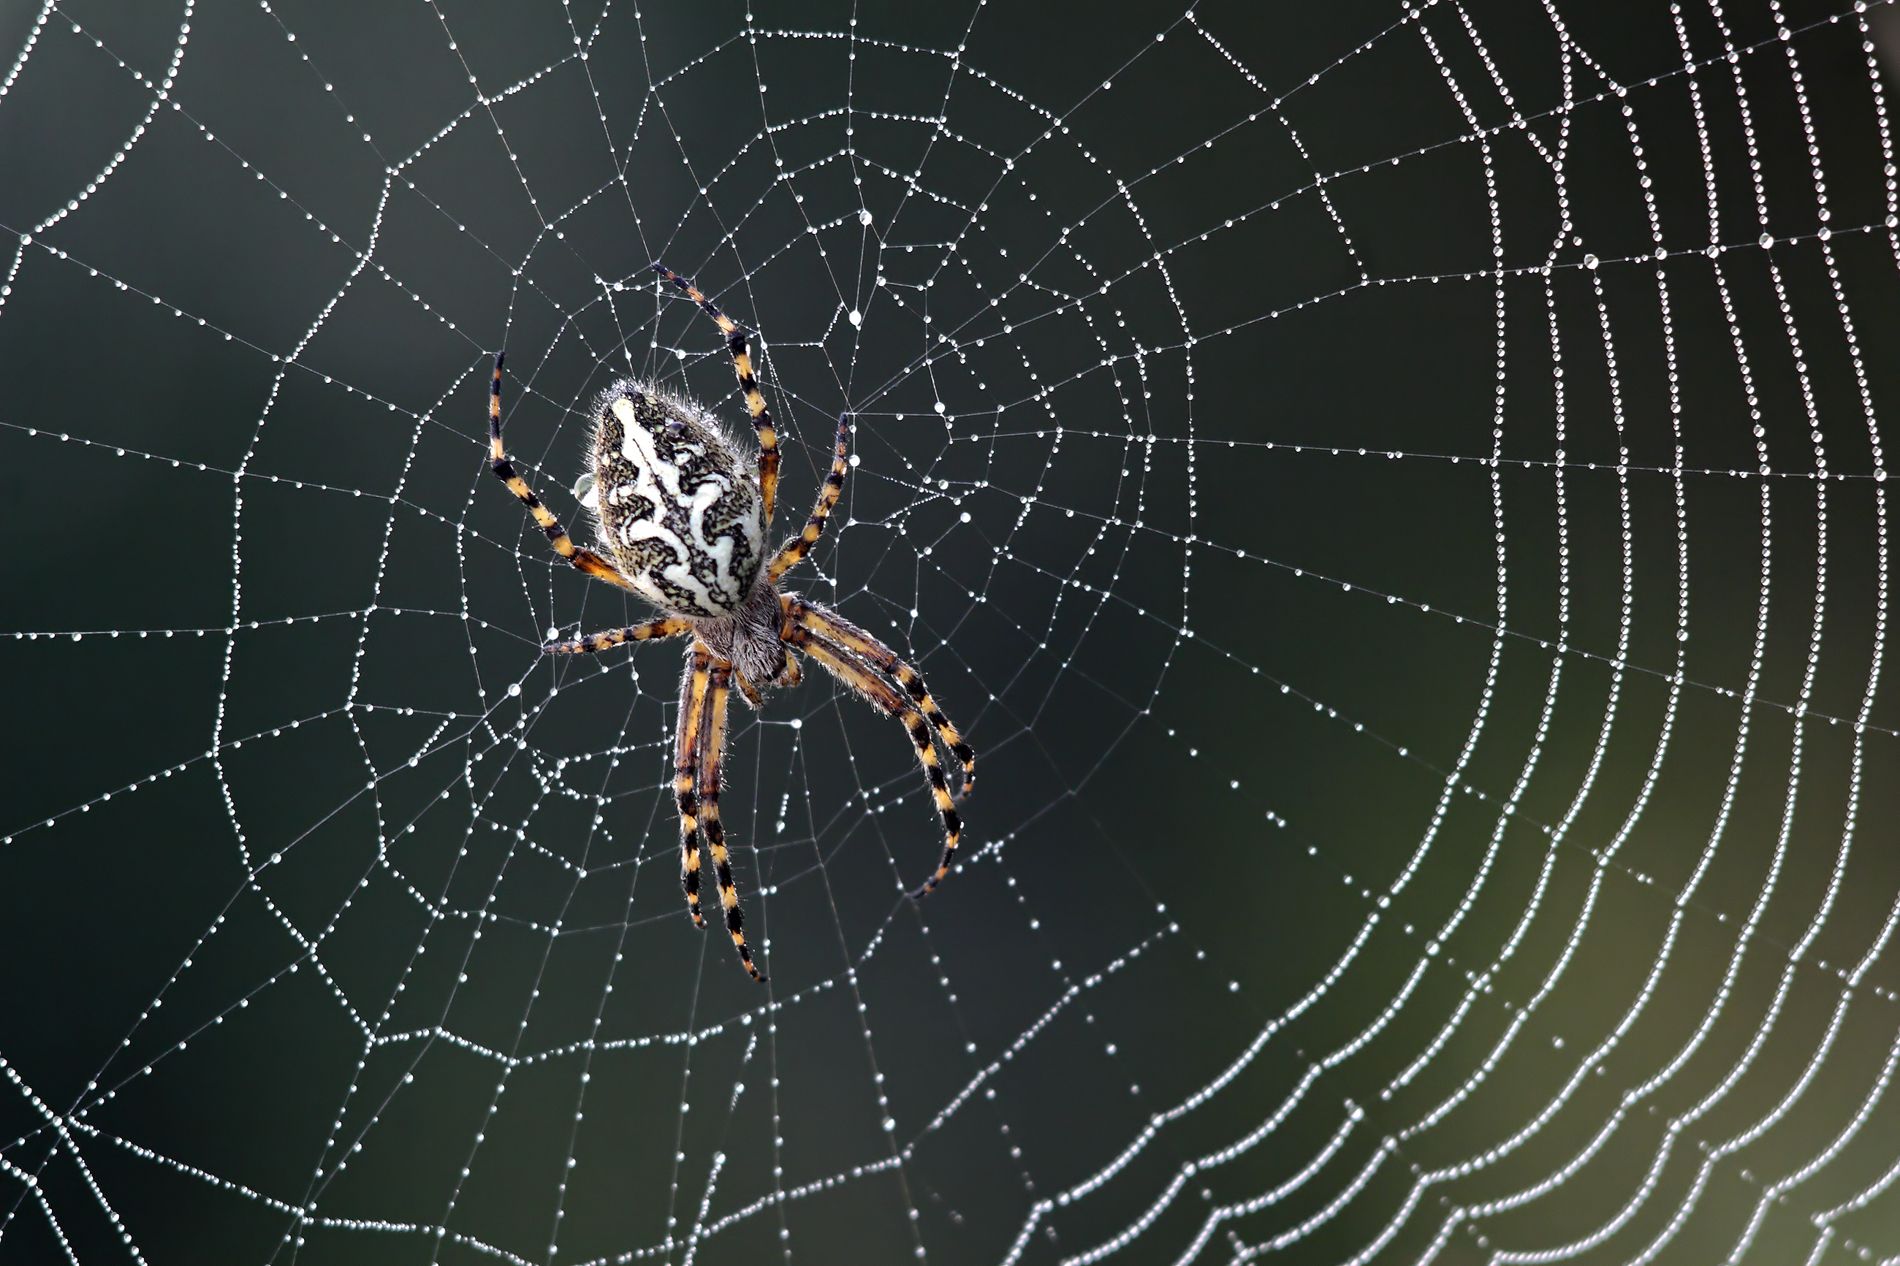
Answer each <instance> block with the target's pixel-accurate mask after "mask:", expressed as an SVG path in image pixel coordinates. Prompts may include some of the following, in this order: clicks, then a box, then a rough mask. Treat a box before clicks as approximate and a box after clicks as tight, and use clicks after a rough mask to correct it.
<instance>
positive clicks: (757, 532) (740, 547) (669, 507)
mask: <svg viewBox="0 0 1900 1266" xmlns="http://www.w3.org/2000/svg"><path fill="white" fill-rule="evenodd" d="M653 271H654V272H656V273H658V274H660V276H662V277H663V278H665V279H666V280H667V281H670V282H672V283H673V284H674V285H675V286H677V287H678V288H679V289H680V290H681V291H682V292H684V293H685V295H686V297H687V298H689V299H691V300H692V301H693V302H694V303H695V304H697V305H698V306H699V309H700V311H702V312H704V313H705V314H706V315H707V316H708V317H710V318H711V319H712V321H713V323H714V324H715V325H717V326H718V327H719V330H720V332H721V333H722V334H724V335H725V336H726V347H727V350H728V351H730V352H731V353H732V365H733V368H734V370H736V371H737V373H738V375H739V390H740V391H741V393H742V394H743V395H744V397H745V403H746V409H747V411H748V412H749V413H750V414H751V416H752V429H753V431H754V432H755V433H756V435H757V436H758V442H759V456H758V473H757V475H756V477H755V476H754V475H753V474H752V472H750V471H748V470H746V469H745V468H744V467H743V466H741V464H740V460H739V454H738V453H736V452H735V451H734V450H733V446H732V444H731V443H729V442H728V441H727V439H726V437H725V435H724V433H723V431H722V429H721V427H720V424H719V421H718V419H717V418H716V417H714V415H713V414H712V413H710V412H709V411H707V410H706V409H704V408H702V407H701V406H700V405H698V404H696V403H694V402H693V401H691V400H688V399H686V398H685V397H683V396H680V395H676V394H673V393H671V392H668V391H665V390H663V389H662V388H661V387H660V386H658V385H657V384H656V383H653V382H647V381H641V380H638V379H632V378H625V379H621V380H620V381H618V382H616V383H614V384H613V385H612V386H610V387H608V388H607V389H606V390H605V391H603V392H602V393H601V394H600V396H599V397H598V398H597V399H596V400H595V403H594V431H593V437H592V441H591V443H590V444H589V455H590V459H589V466H590V474H589V475H587V476H583V477H582V479H581V482H580V484H579V485H577V487H576V492H577V493H581V494H583V502H584V504H588V505H589V506H590V508H591V509H592V510H593V511H594V514H595V517H596V520H597V523H598V529H599V541H600V546H601V550H602V552H601V553H596V552H595V551H593V550H591V549H587V548H585V547H584V546H579V545H576V544H574V542H573V540H572V539H571V538H570V537H569V536H568V534H567V530H566V529H565V528H564V527H562V526H561V521H560V520H559V519H557V518H555V517H554V515H553V513H552V512H550V511H549V510H548V508H547V507H546V506H544V505H542V504H541V501H540V499H539V498H537V497H536V496H535V495H534V492H533V490H532V489H530V488H529V487H528V484H527V481H526V480H524V479H522V477H521V476H520V475H519V474H517V473H516V472H515V468H514V465H513V463H512V462H510V461H509V460H508V450H507V449H506V448H504V447H503V446H502V442H501V367H502V359H503V353H500V352H497V353H496V354H495V371H494V376H493V378H492V379H491V380H490V382H489V393H488V449H489V467H490V469H492V470H493V471H494V472H495V476H496V478H498V479H500V480H501V481H502V482H503V483H505V484H507V485H508V491H510V492H512V493H514V495H515V497H516V499H517V500H519V501H520V502H521V504H522V505H524V506H526V507H527V508H528V513H529V514H531V515H533V516H534V521H535V523H536V524H538V525H539V526H540V528H541V530H542V531H543V532H545V533H546V534H547V538H548V541H549V543H550V544H551V545H553V547H554V552H555V553H557V554H559V555H560V556H561V557H562V558H564V559H566V560H567V561H568V562H569V563H571V564H572V565H573V566H574V567H576V568H578V569H579V570H581V571H583V572H585V573H586V574H587V575H589V576H592V577H593V578H595V579H596V580H604V581H606V582H607V583H608V584H610V585H617V586H619V587H620V588H622V589H625V590H627V591H628V592H630V593H634V594H638V595H639V596H640V597H642V598H645V599H646V600H647V601H648V602H651V603H652V604H653V605H654V606H656V607H658V608H659V609H660V610H661V611H662V612H663V613H664V614H662V615H661V616H660V617H659V618H658V619H654V620H649V621H647V622H646V623H644V624H634V625H629V626H628V627H626V628H620V629H609V630H607V631H606V632H602V633H592V634H588V635H586V636H584V637H575V638H570V639H567V640H564V641H551V642H548V643H546V644H545V645H543V646H542V648H541V649H542V651H543V652H544V653H549V654H559V655H583V654H598V653H600V652H602V651H608V650H612V649H613V648H615V647H617V646H622V645H625V644H627V643H630V642H645V641H650V640H653V639H655V638H666V637H687V638H690V639H691V641H690V643H689V646H688V649H687V651H686V671H685V674H684V675H683V676H682V678H681V680H680V708H679V729H678V740H677V743H676V746H675V759H674V767H673V772H674V777H673V789H674V794H675V798H676V800H677V802H678V807H679V819H680V887H681V888H682V889H684V890H685V893H686V910H687V913H688V914H689V915H691V916H692V920H693V924H694V926H695V927H700V928H704V927H705V926H706V920H705V918H704V916H703V915H702V914H701V913H700V908H699V874H700V849H699V840H700V837H701V835H702V834H703V835H704V837H705V841H706V849H707V851H708V852H710V853H711V854H712V864H713V869H714V872H715V875H716V877H717V880H718V883H719V903H720V905H721V906H722V907H723V908H724V910H725V918H726V931H727V932H728V933H729V934H730V935H731V936H732V943H733V945H734V947H735V948H737V949H738V951H739V961H740V963H741V964H742V965H743V966H744V967H745V969H746V971H747V972H748V973H749V974H750V975H751V977H752V979H754V980H758V981H763V980H764V979H765V977H764V976H763V975H761V974H760V972H759V969H758V966H757V964H755V963H754V962H753V961H752V950H751V948H750V947H748V946H747V944H746V939H745V916H744V914H743V912H742V911H741V910H740V908H739V892H738V889H737V888H735V887H734V886H733V882H732V865H731V861H730V858H729V857H728V854H727V850H726V833H725V828H724V827H723V826H721V825H720V821H719V785H720V758H721V756H722V754H723V752H724V749H725V742H726V702H727V696H728V694H729V693H730V690H731V688H732V687H733V686H734V685H736V686H738V687H739V691H740V693H741V694H743V695H744V696H745V699H746V702H747V703H748V704H750V705H751V706H752V707H753V708H755V709H757V708H761V707H763V706H764V705H765V698H764V691H766V690H768V689H770V688H772V687H774V686H795V685H797V684H798V683H799V681H800V679H801V673H800V672H799V668H798V661H797V660H796V659H795V658H793V656H792V655H791V654H790V653H788V648H789V650H790V651H796V652H798V653H800V654H803V655H805V656H808V657H809V658H811V659H812V660H814V661H816V662H817V663H818V665H819V666H820V667H822V668H824V669H825V670H826V671H827V672H829V673H830V674H831V675H832V676H834V677H836V678H837V679H838V680H839V681H840V682H842V683H843V684H844V685H845V686H846V687H848V688H849V689H850V690H851V691H852V692H853V693H854V694H856V695H857V696H858V697H859V698H861V699H863V700H865V701H866V702H867V703H869V704H870V705H871V706H872V707H875V708H877V709H878V710H880V711H881V712H883V713H884V714H885V715H886V716H890V717H899V718H901V719H902V720H903V722H904V727H905V728H906V729H907V730H908V731H909V732H910V739H911V743H912V744H913V745H914V746H915V747H916V749H917V760H918V762H919V763H920V764H921V765H922V766H923V770H924V776H925V778H927V779H928V780H929V783H930V792H931V795H932V796H933V797H934V798H935V800H936V804H937V810H938V812H939V813H940V814H941V815H942V817H943V837H944V841H943V855H942V857H941V858H940V859H939V860H938V862H937V869H936V871H935V872H934V873H933V874H932V875H931V876H930V877H929V878H928V879H926V880H925V881H924V882H923V884H922V885H921V886H919V887H918V888H916V889H914V890H913V891H912V892H911V894H910V895H911V896H912V897H913V898H918V899H921V898H923V897H925V896H927V895H929V894H930V893H931V892H933V891H934V890H935V889H936V887H937V885H938V884H939V883H941V882H943V879H944V876H946V875H948V874H949V873H950V865H951V862H952V861H953V860H954V859H955V857H956V852H957V837H958V835H959V834H960V833H961V831H962V829H963V823H962V820H961V819H960V818H959V817H958V816H957V810H956V802H957V800H959V799H961V798H962V796H964V795H967V794H968V793H969V791H970V788H971V787H972V786H973V785H974V781H975V777H976V754H975V752H973V751H972V750H971V749H970V746H969V744H967V743H965V742H964V741H963V739H962V737H961V736H960V735H959V734H958V733H957V730H956V727H955V726H953V725H951V724H950V721H949V718H947V717H945V716H944V714H943V710H942V709H941V708H939V707H938V706H937V701H936V700H935V699H934V698H932V697H931V694H930V690H929V688H928V687H927V686H925V685H924V679H923V677H922V676H920V675H919V674H918V672H917V670H916V669H915V668H913V667H911V665H909V664H907V663H905V662H904V661H903V660H902V659H900V658H898V656H897V653H896V652H895V651H893V650H892V649H891V648H890V647H888V646H886V645H885V644H884V643H882V642H880V641H879V640H878V639H877V638H875V637H873V636H871V635H870V634H869V633H867V632H865V631H864V630H863V629H861V628H858V627H857V626H856V625H854V624H852V623H851V622H850V621H848V620H846V619H845V618H844V617H843V616H841V615H839V614H838V613H837V612H835V611H832V610H829V609H828V608H826V607H823V606H820V605H819V604H818V603H815V602H811V601H808V600H806V599H804V598H801V597H800V596H799V595H798V594H796V593H792V592H789V591H785V590H781V589H780V588H779V581H780V580H781V578H782V577H783V576H784V575H785V573H786V572H788V571H790V570H791V569H792V568H793V567H795V566H796V565H797V564H798V563H799V562H800V561H801V560H803V559H804V558H805V556H806V555H807V554H809V553H811V550H812V547H813V546H814V545H816V544H817V543H818V538H819V536H820V535H821V534H822V533H823V532H824V530H825V521H826V519H827V518H828V517H829V516H830V514H831V509H832V507H833V506H835V505H836V504H837V503H838V498H839V496H840V495H841V494H842V493H843V491H844V479H845V473H846V471H848V470H849V469H850V449H851V415H850V414H849V413H843V414H840V415H839V416H838V431H837V436H836V439H835V442H834V446H833V451H832V461H831V472H830V473H829V474H828V475H826V476H825V482H824V487H823V488H821V489H820V490H819V493H818V502H817V504H816V505H815V506H814V507H813V508H812V512H811V517H810V518H808V519H806V520H805V527H804V530H803V531H801V532H800V533H799V534H798V535H797V536H795V537H793V538H791V539H790V540H788V541H787V542H786V543H785V544H784V545H783V546H781V547H780V548H779V550H778V552H777V553H775V554H773V555H772V556H771V558H770V559H769V560H768V559H767V558H766V557H765V553H764V541H765V533H766V529H767V528H769V527H770V526H771V523H772V509H773V503H774V501H775V500H776V498H777V493H778V466H779V451H778V434H777V432H776V431H775V430H774V429H773V426H772V413H771V410H770V409H768V408H767V407H766V403H765V397H764V396H762V395H760V394H759V385H758V382H757V380H756V379H755V378H754V377H753V374H752V358H751V355H750V353H749V352H748V350H747V347H746V330H745V328H744V327H743V326H741V325H739V323H738V322H736V321H734V320H733V319H732V318H731V317H729V316H727V315H726V314H725V313H723V312H721V311H720V310H719V308H718V306H717V305H716V304H714V303H713V301H712V300H710V299H708V298H707V297H706V296H705V295H703V294H701V293H700V292H699V290H698V288H697V287H695V286H694V285H693V283H692V282H691V281H689V280H687V279H686V278H684V277H682V276H680V275H679V274H678V273H676V272H674V271H673V270H672V269H670V268H668V267H666V266H665V265H664V264H654V265H653ZM590 483H591V489H589V488H588V485H589V484H590ZM933 732H934V735H935V738H934V740H933V737H932V736H933ZM938 741H940V742H942V743H943V745H944V746H945V747H947V748H948V749H949V750H950V752H951V754H952V755H954V756H955V757H956V759H957V760H958V761H959V762H960V763H961V764H962V766H963V785H962V789H961V791H960V792H959V793H958V795H957V796H956V797H955V798H953V797H952V796H951V794H950V790H949V787H948V786H947V784H946V781H945V778H944V772H943V767H942V766H941V765H940V764H939V763H938V759H937V749H936V742H938Z"/></svg>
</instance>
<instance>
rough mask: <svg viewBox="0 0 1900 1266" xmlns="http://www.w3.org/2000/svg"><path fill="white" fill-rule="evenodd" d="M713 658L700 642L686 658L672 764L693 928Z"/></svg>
mask: <svg viewBox="0 0 1900 1266" xmlns="http://www.w3.org/2000/svg"><path fill="white" fill-rule="evenodd" d="M711 663H712V655H711V653H710V652H708V651H707V650H706V648H705V647H704V646H701V645H699V644H697V643H695V644H694V646H693V649H692V651H691V652H690V653H688V655H687V656H686V674H685V676H684V677H682V678H681V679H680V718H679V746H678V749H677V751H676V754H675V756H674V761H673V794H674V796H675V798H676V800H677V803H678V805H679V815H680V888H681V889H682V890H683V891H684V892H685V893H686V912H687V913H688V914H690V915H692V916H693V926H694V927H700V928H703V927H705V926H706V919H705V917H704V916H703V915H701V914H700V912H699V794H698V787H697V780H698V777H699V753H700V732H701V721H702V719H703V717H704V715H705V711H706V685H707V680H708V677H709V672H708V669H709V667H710V665H711Z"/></svg>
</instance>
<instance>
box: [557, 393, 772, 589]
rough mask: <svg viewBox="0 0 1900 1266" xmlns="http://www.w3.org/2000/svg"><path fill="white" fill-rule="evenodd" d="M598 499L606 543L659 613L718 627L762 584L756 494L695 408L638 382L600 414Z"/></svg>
mask: <svg viewBox="0 0 1900 1266" xmlns="http://www.w3.org/2000/svg"><path fill="white" fill-rule="evenodd" d="M592 457H593V476H594V486H593V491H592V492H591V493H590V494H589V500H590V502H591V503H592V505H593V508H594V511H595V513H596V515H597V516H598V518H599V523H600V540H601V544H602V545H603V546H604V547H605V549H606V551H607V553H608V554H609V555H610V556H611V557H612V558H613V561H614V565H615V567H616V568H617V569H618V570H619V571H620V572H621V574H623V575H624V576H626V578H627V579H628V581H630V582H631V583H632V585H633V587H634V589H635V590H636V591H637V592H638V593H639V594H640V595H641V596H642V597H645V598H646V599H648V600H649V601H651V602H652V603H654V604H655V605H656V606H659V607H661V608H664V609H665V610H668V611H676V612H678V613H680V614H682V615H688V616H699V617H703V618H708V619H717V618H719V617H721V616H727V615H731V614H732V613H734V612H735V611H738V610H739V609H740V608H741V607H742V606H744V605H745V601H746V599H747V597H748V596H750V595H751V593H752V590H753V588H754V587H755V585H756V584H757V582H758V578H759V571H760V567H761V564H762V561H763V550H764V541H765V524H764V521H763V515H762V513H761V506H760V501H759V490H758V486H757V484H756V483H754V482H753V479H752V476H751V472H750V471H748V470H747V469H746V468H745V467H744V466H743V465H741V463H740V461H739V458H738V455H737V454H736V453H734V452H733V450H732V446H731V445H729V444H728V443H727V442H726V440H725V437H724V436H722V435H721V434H720V432H719V428H718V426H717V424H716V423H714V422H713V421H712V420H711V419H710V418H708V417H706V415H705V414H704V413H703V412H702V411H701V410H699V409H698V408H697V407H696V406H694V405H691V404H689V403H687V402H686V401H684V400H680V399H678V398H675V397H672V396H669V395H666V394H663V393H661V392H659V391H658V390H656V389H655V388H653V387H651V386H649V385H646V384H643V383H636V382H632V381H623V382H618V383H615V384H614V385H613V386H612V387H610V388H608V389H607V390H606V391H605V392H604V393H602V395H601V397H600V401H599V405H598V407H597V408H596V410H595V418H594V443H593V453H592Z"/></svg>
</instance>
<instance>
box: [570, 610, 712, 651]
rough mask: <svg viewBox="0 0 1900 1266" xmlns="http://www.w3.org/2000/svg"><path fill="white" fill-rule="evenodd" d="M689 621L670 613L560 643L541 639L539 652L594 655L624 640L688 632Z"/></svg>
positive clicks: (646, 638)
mask: <svg viewBox="0 0 1900 1266" xmlns="http://www.w3.org/2000/svg"><path fill="white" fill-rule="evenodd" d="M692 627H693V622H692V621H691V620H683V619H681V618H680V617H679V616H676V615H670V616H667V617H665V618H664V619H660V620H649V621H647V622H646V623H645V624H630V625H628V626H627V627H626V628H624V629H608V630H607V631H606V632H605V633H588V634H586V635H585V636H582V637H570V638H568V639H567V640H565V641H560V642H543V643H541V651H542V653H543V654H547V655H595V654H598V653H599V652H601V651H609V650H612V649H613V648H614V647H616V646H624V645H625V644H626V643H628V642H644V641H647V640H648V639H649V638H656V637H678V636H679V635H680V634H682V633H688V632H691V631H692Z"/></svg>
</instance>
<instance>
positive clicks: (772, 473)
mask: <svg viewBox="0 0 1900 1266" xmlns="http://www.w3.org/2000/svg"><path fill="white" fill-rule="evenodd" d="M653 271H654V272H656V273H658V274H660V276H662V277H664V278H666V279H667V280H668V281H670V282H672V283H673V284H674V285H676V286H678V287H679V288H680V289H681V290H682V291H684V292H685V293H686V297H687V298H688V299H691V300H692V301H693V302H694V303H696V304H698V305H699V310H700V311H701V312H704V313H705V314H706V315H707V316H709V317H711V318H712V321H713V324H714V325H716V326H718V327H719V332H720V333H721V334H724V335H725V336H726V350H727V351H729V352H731V353H732V368H733V370H734V371H735V372H737V373H738V375H739V390H740V392H741V393H743V394H744V396H745V407H746V412H747V413H750V414H751V415H752V429H753V431H754V432H755V433H757V435H758V437H759V496H760V498H761V499H762V500H763V501H764V502H765V524H766V526H767V527H770V526H771V525H772V507H773V505H774V504H775V503H776V502H777V501H778V430H777V428H776V427H774V426H773V425H772V411H771V410H770V409H768V408H766V406H765V397H764V396H763V395H760V394H759V380H758V379H757V378H756V377H755V376H754V375H753V373H752V353H751V351H750V350H749V349H748V348H747V347H746V341H745V333H746V332H745V327H744V326H743V325H740V324H739V323H738V322H737V321H735V320H733V319H732V318H731V317H729V316H727V315H726V314H725V313H723V312H721V311H720V310H719V305H718V304H716V303H714V302H713V301H712V300H711V299H708V298H707V297H706V296H705V295H703V294H701V293H700V292H699V287H697V286H695V285H694V284H693V283H692V282H691V281H688V280H687V279H686V278H684V277H682V276H680V275H679V274H678V273H676V272H674V271H673V270H672V269H671V268H668V267H667V266H666V265H665V264H655V265H653Z"/></svg>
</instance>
